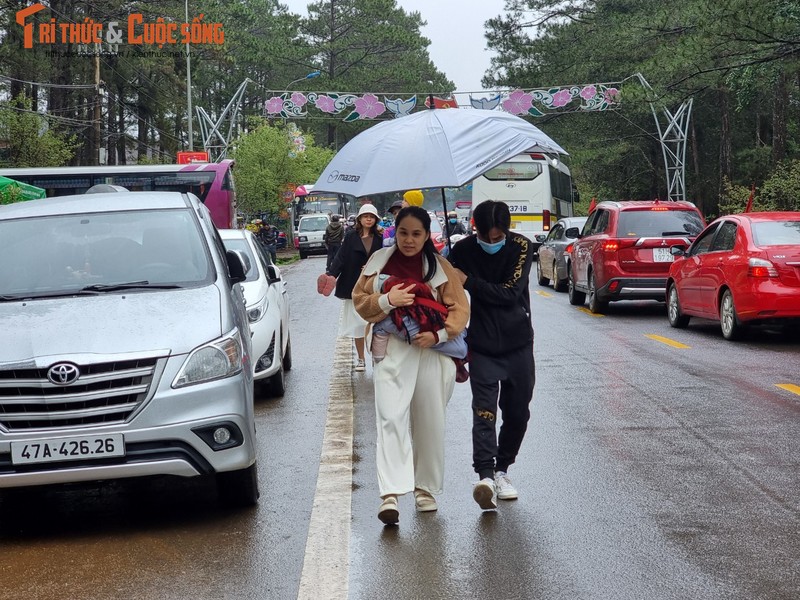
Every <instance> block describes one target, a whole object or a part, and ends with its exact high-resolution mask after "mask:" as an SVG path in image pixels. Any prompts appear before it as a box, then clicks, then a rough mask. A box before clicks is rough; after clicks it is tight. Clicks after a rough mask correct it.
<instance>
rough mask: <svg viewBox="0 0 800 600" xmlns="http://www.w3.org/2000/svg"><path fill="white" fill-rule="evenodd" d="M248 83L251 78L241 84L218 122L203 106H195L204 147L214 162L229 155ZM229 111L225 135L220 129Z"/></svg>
mask: <svg viewBox="0 0 800 600" xmlns="http://www.w3.org/2000/svg"><path fill="white" fill-rule="evenodd" d="M248 83H251V80H250V79H245V80H244V81H243V82H242V83H241V84H240V85H239V88H238V89H237V90H236V93H235V94H234V95H233V98H231V100H230V102H228V104H227V106H226V107H225V108H224V109H223V111H222V113H220V115H219V118H218V119H217V120H216V122H215V121H214V120H213V119H212V118H211V117H210V116H209V115H208V113H207V112H206V111H205V110H204V109H203V108H201V107H199V106H197V107H195V109H196V110H197V120H198V121H199V122H200V135H201V136H202V138H203V148H204V149H205V151H206V152H208V158H209V159H210V160H212V161H214V162H219V161H221V160H222V159H224V158H226V157H227V155H228V147H229V146H230V143H231V137H233V130H234V128H235V127H236V122H237V120H238V118H239V109H240V108H241V106H242V98H243V97H244V91H245V89H246V88H247V84H248ZM228 113H230V123H229V124H228V133H227V135H225V136H223V135H222V133H221V131H220V129H221V127H222V124H223V122H224V121H225V118H226V117H227V116H228ZM212 142H214V143H212Z"/></svg>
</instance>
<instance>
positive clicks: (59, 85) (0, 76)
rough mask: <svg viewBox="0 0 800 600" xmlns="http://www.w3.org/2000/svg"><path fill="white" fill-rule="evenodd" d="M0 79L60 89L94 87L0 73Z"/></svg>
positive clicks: (92, 86)
mask: <svg viewBox="0 0 800 600" xmlns="http://www.w3.org/2000/svg"><path fill="white" fill-rule="evenodd" d="M0 79H8V80H9V81H16V82H18V83H27V84H28V85H35V86H39V87H45V88H61V89H71V90H75V89H81V90H83V89H93V88H94V87H96V86H95V85H94V84H68V83H63V84H59V83H42V82H40V81H25V80H24V79H15V78H14V77H9V76H8V75H0Z"/></svg>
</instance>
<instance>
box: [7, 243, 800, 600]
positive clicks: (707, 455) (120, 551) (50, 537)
mask: <svg viewBox="0 0 800 600" xmlns="http://www.w3.org/2000/svg"><path fill="white" fill-rule="evenodd" d="M323 261H324V259H323V258H313V257H312V258H309V259H307V260H304V261H301V262H300V263H297V264H295V265H292V266H291V267H288V268H286V269H284V273H285V276H286V279H287V281H288V282H289V294H290V297H291V298H292V303H293V307H292V345H293V359H294V360H293V363H294V367H293V370H292V371H291V373H289V374H287V382H286V383H287V394H286V396H285V397H284V398H281V399H259V400H258V401H257V407H256V414H257V419H258V422H257V427H258V435H259V440H260V453H259V469H260V486H261V492H262V497H261V501H260V503H259V505H258V507H257V508H254V509H252V510H247V511H224V510H221V509H219V508H218V507H217V506H216V503H215V500H214V488H213V485H210V482H202V481H200V482H198V481H177V482H176V481H173V480H157V481H146V482H120V483H113V484H98V485H93V486H85V485H84V486H79V487H59V488H47V489H37V490H31V491H25V492H17V493H13V494H6V495H4V497H3V499H2V504H1V505H0V598H15V599H16V598H66V597H74V598H97V599H106V598H148V599H150V598H209V599H216V598H278V599H283V598H286V599H290V598H291V599H294V598H298V597H302V598H352V599H372V598H398V599H404V600H405V599H418V598H443V599H445V598H447V599H450V598H480V597H492V598H504V599H516V598H519V599H528V598H542V599H561V598H563V599H584V598H585V599H606V598H608V599H631V600H633V599H640V598H657V599H662V598H663V599H673V598H674V599H676V600H677V599H686V598H704V599H706V598H707V599H717V598H719V599H728V598H731V599H739V598H741V599H764V600H767V599H769V600H773V599H787V600H788V599H790V598H791V599H794V598H797V597H800V499H798V491H799V490H800V464H798V463H800V455H799V454H798V452H797V439H798V438H799V437H800V387H798V386H800V341H798V340H789V339H786V338H784V337H782V336H780V335H778V334H776V333H772V332H761V333H758V334H757V335H755V336H753V337H751V338H750V339H749V340H748V341H747V342H745V343H731V342H727V341H725V340H724V339H723V338H722V336H721V334H720V333H719V327H718V326H716V325H714V324H712V323H708V322H706V323H700V322H698V323H695V322H692V324H691V325H690V327H689V329H687V330H680V331H679V330H674V329H671V328H670V327H669V326H668V325H667V321H666V315H665V314H664V308H663V306H662V305H658V304H655V303H637V304H630V303H628V304H616V305H615V304H612V305H611V308H610V309H609V314H607V315H605V316H593V315H590V314H587V313H586V312H584V311H581V310H580V309H577V308H575V307H572V306H570V305H569V303H568V302H567V299H566V295H565V294H558V293H556V292H554V291H553V290H552V288H547V289H545V288H540V287H539V286H537V285H536V284H535V282H534V283H533V284H532V287H531V289H532V291H533V292H534V294H533V305H534V325H535V329H536V361H537V384H536V391H535V396H534V402H533V405H532V412H533V417H532V420H531V424H530V427H529V431H528V436H527V438H526V440H525V443H524V444H523V447H522V451H521V453H520V456H519V458H518V462H517V464H516V465H514V466H513V467H512V469H511V475H512V477H513V479H514V482H515V485H516V486H517V487H518V489H519V491H520V500H518V501H516V502H506V503H502V504H501V506H500V510H498V511H497V512H496V513H481V511H480V510H479V509H478V507H477V505H475V503H474V502H473V501H472V498H471V486H472V483H473V481H474V480H475V476H474V474H473V473H472V472H471V468H470V462H471V443H470V432H469V427H470V422H471V414H470V408H469V400H470V395H469V385H468V384H459V385H457V386H456V392H455V394H454V396H453V398H452V400H451V402H450V407H449V409H448V437H447V455H446V461H447V472H446V481H445V493H444V494H443V495H442V496H441V497H440V499H439V500H440V509H439V511H438V512H437V513H427V514H419V515H417V514H416V513H415V512H414V510H413V500H412V499H411V498H402V499H401V503H400V509H401V517H400V519H401V521H400V526H399V527H397V528H384V527H383V526H382V525H381V523H380V522H379V521H378V520H377V518H376V511H377V508H378V503H379V500H378V498H377V485H376V477H375V470H374V443H375V432H374V429H375V426H374V410H373V407H372V391H371V381H370V371H369V369H368V370H367V373H366V374H357V373H351V372H350V369H349V366H350V364H351V360H352V359H351V356H350V355H349V353H350V348H349V344H348V343H345V342H344V341H343V340H338V341H337V339H336V328H337V321H338V310H339V302H338V301H337V300H335V299H334V298H332V297H331V298H323V297H321V296H319V295H317V294H316V293H315V289H316V286H315V279H316V276H317V275H318V274H319V272H320V271H321V270H322V268H323V265H324V262H323ZM321 456H322V457H323V459H322V460H321ZM318 475H319V476H318Z"/></svg>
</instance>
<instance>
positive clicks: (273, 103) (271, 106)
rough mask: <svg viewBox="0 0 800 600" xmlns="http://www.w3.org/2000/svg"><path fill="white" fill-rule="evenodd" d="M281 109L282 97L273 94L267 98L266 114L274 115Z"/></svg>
mask: <svg viewBox="0 0 800 600" xmlns="http://www.w3.org/2000/svg"><path fill="white" fill-rule="evenodd" d="M282 110H283V98H281V97H280V96H273V97H272V98H270V99H269V100H267V114H270V115H276V114H278V113H279V112H281V111H282Z"/></svg>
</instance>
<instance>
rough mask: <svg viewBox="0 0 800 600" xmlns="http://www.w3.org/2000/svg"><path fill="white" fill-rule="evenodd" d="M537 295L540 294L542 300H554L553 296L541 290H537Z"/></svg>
mask: <svg viewBox="0 0 800 600" xmlns="http://www.w3.org/2000/svg"><path fill="white" fill-rule="evenodd" d="M536 293H537V294H539V295H540V296H541V297H542V298H552V297H553V294H548V293H547V292H542V291H540V290H536Z"/></svg>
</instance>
